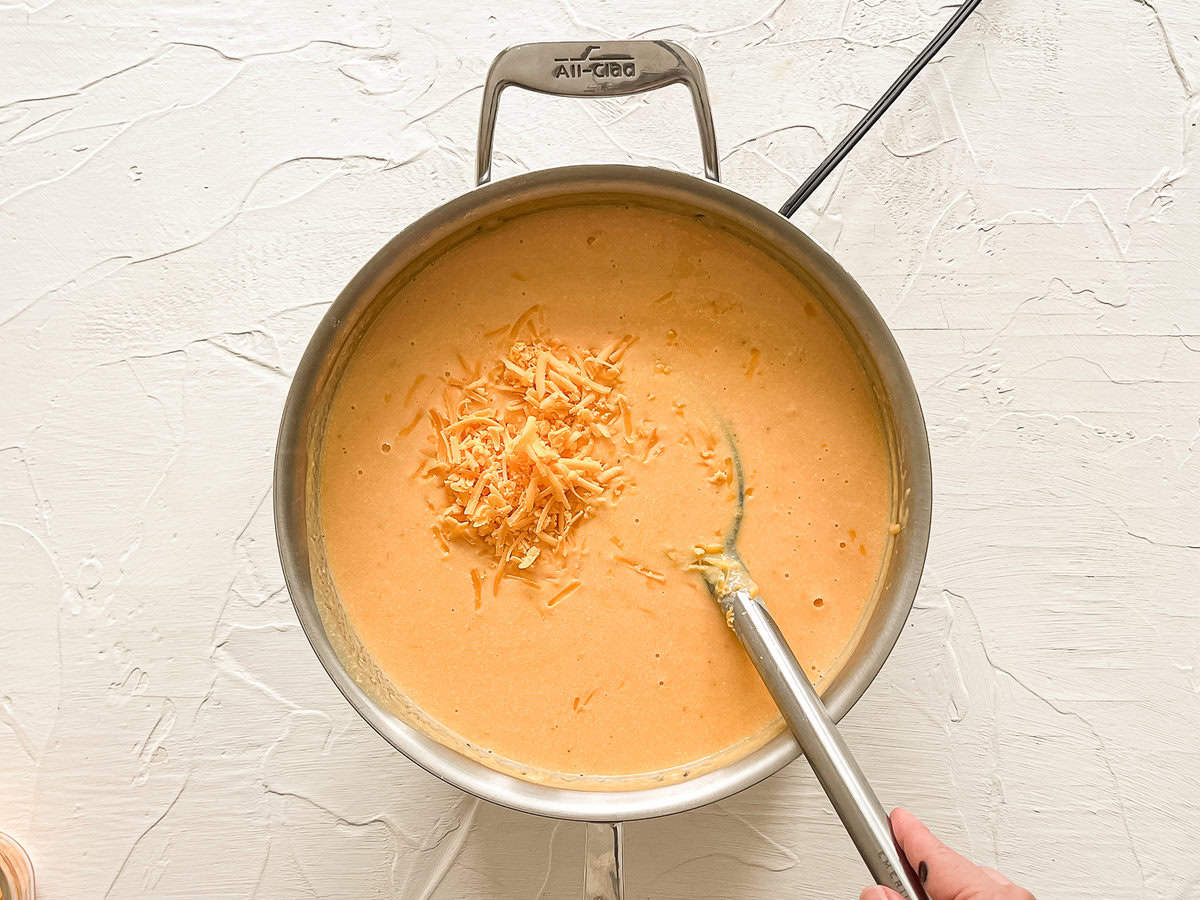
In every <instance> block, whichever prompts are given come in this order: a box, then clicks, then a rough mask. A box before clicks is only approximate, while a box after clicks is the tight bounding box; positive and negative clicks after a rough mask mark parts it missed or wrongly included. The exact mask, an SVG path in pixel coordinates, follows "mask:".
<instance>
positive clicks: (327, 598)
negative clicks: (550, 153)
mask: <svg viewBox="0 0 1200 900" xmlns="http://www.w3.org/2000/svg"><path fill="white" fill-rule="evenodd" d="M675 83H682V84H684V85H686V86H687V87H688V89H689V90H690V92H691V96H692V99H693V102H694V106H695V111H696V118H697V121H698V123H699V127H700V136H701V148H702V151H703V157H704V169H705V173H706V175H707V176H708V177H707V178H698V177H694V176H691V175H685V174H680V173H677V172H671V171H667V170H663V169H658V168H652V167H640V166H627V165H587V166H564V167H559V168H552V169H545V170H542V171H537V172H530V173H528V174H523V175H518V176H515V177H512V178H507V179H504V180H502V181H499V182H496V183H493V184H488V183H487V182H488V181H489V177H490V172H491V156H492V152H491V151H492V135H493V130H494V124H495V118H496V113H497V109H498V106H499V98H500V94H501V92H502V91H503V89H504V88H505V87H507V86H509V85H519V86H521V87H525V88H528V89H531V90H535V91H541V92H544V93H549V94H558V95H565V96H576V97H595V96H615V95H623V94H630V93H636V92H640V91H646V90H652V89H654V88H658V87H662V86H664V85H668V84H675ZM477 179H478V181H479V185H480V186H478V187H476V188H475V189H473V190H471V191H469V192H467V193H465V194H463V195H462V196H459V197H457V198H455V199H453V200H451V201H449V202H448V203H446V204H444V205H442V206H440V207H438V208H437V209H434V210H433V211H431V212H430V213H428V214H427V215H425V216H423V217H422V218H420V219H419V220H417V221H416V222H414V223H413V224H411V225H410V226H409V227H407V228H405V229H404V230H403V231H402V232H400V233H399V234H398V235H397V236H396V237H394V238H393V239H392V240H391V241H389V242H388V243H387V245H386V246H384V247H383V249H381V250H380V251H379V252H378V253H376V254H375V256H374V257H373V258H372V259H371V260H370V262H368V263H367V264H366V265H365V266H364V267H363V268H362V270H361V271H359V273H358V274H357V275H356V276H355V277H354V278H353V279H352V280H351V282H350V283H349V284H348V285H347V286H346V288H345V290H343V291H342V293H341V294H340V295H339V296H338V298H337V300H336V301H335V302H334V303H333V305H332V306H331V307H330V309H329V311H328V312H327V313H326V315H325V317H324V318H323V319H322V321H321V323H320V325H319V326H318V327H317V330H316V333H315V334H314V335H313V337H312V340H311V341H310V343H309V345H308V347H307V349H306V350H305V353H304V356H303V358H302V359H301V361H300V365H299V367H298V368H297V370H296V375H295V378H294V380H293V382H292V387H291V391H290V392H289V394H288V398H287V402H286V405H285V407H284V412H283V421H282V423H281V426H280V430H279V441H278V446H277V450H276V457H275V479H274V509H275V527H276V535H277V538H278V543H279V553H280V558H281V560H282V563H283V570H284V575H285V578H286V580H287V586H288V589H289V591H290V593H291V597H292V602H293V604H294V605H295V608H296V613H297V615H298V617H299V619H300V623H301V625H302V626H303V627H304V631H305V633H306V634H307V635H308V639H309V641H310V642H311V644H312V646H313V650H314V651H315V652H316V654H317V656H318V658H319V659H320V660H321V663H322V664H323V665H324V666H325V669H326V671H327V672H328V673H329V677H330V678H332V679H333V682H334V683H335V684H336V685H337V686H338V688H339V689H340V690H341V692H342V693H343V694H344V695H345V697H346V699H347V700H349V701H350V703H351V704H352V705H353V706H354V708H355V709H357V710H358V712H359V713H360V714H361V715H362V717H363V718H364V719H366V721H367V722H368V723H369V724H370V725H371V726H372V727H373V728H374V729H375V730H376V731H378V732H379V734H380V735H382V736H383V737H384V739H386V740H387V741H388V742H389V743H391V744H392V745H393V746H394V747H395V748H396V749H398V750H399V751H400V752H402V753H403V754H404V755H405V756H407V757H408V758H409V759H411V760H412V761H413V762H415V763H417V764H418V765H420V766H422V767H423V768H425V769H427V770H428V771H430V772H432V773H433V774H435V775H437V776H438V777H439V778H442V779H443V780H445V781H447V782H449V783H450V784H452V785H454V786H456V787H458V788H460V789H461V790H463V791H466V792H468V793H470V794H473V795H475V796H476V797H481V798H483V799H485V800H489V801H491V802H493V803H498V804H501V805H503V806H507V807H510V808H512V809H517V810H522V811H524V812H528V813H535V814H538V815H543V816H553V817H555V818H559V819H574V820H581V821H586V822H590V823H619V822H621V821H628V820H632V819H642V818H650V817H654V816H662V815H667V814H670V813H677V812H683V811H684V810H690V809H695V808H697V807H700V806H703V805H705V804H707V803H712V802H714V801H716V800H720V799H722V798H725V797H728V796H730V795H731V794H734V793H736V792H738V791H740V790H742V789H744V788H746V787H749V786H750V785H752V784H755V783H756V782H758V781H761V780H762V779H764V778H766V777H767V776H768V775H771V774H772V773H774V772H777V771H778V770H779V769H781V768H783V767H784V766H786V765H787V764H788V763H789V762H791V761H792V760H794V759H795V758H796V757H797V755H798V754H799V750H798V747H797V745H796V742H795V740H794V739H793V738H792V736H791V735H790V734H789V733H786V732H785V733H780V734H779V735H778V736H776V737H774V738H773V739H771V740H770V741H768V742H767V743H765V744H764V745H762V746H760V747H758V749H755V750H753V751H752V752H749V753H747V754H745V755H743V756H740V757H737V758H732V759H729V760H728V761H727V762H725V763H723V764H722V765H720V766H719V767H718V768H715V769H714V770H712V771H708V772H704V773H702V774H699V775H695V776H693V777H691V778H688V779H685V780H679V781H675V782H673V783H666V782H664V783H662V784H657V785H650V786H642V787H638V788H636V789H630V790H624V789H620V790H615V789H610V790H603V789H600V790H596V789H591V788H595V787H596V785H589V786H588V787H589V789H586V790H584V789H578V788H575V787H571V786H570V785H565V786H564V785H548V784H544V783H537V782H535V781H531V780H527V779H523V778H521V777H520V776H519V774H518V773H515V772H513V771H511V770H505V769H504V767H503V766H500V767H496V766H493V765H488V764H485V763H484V762H481V761H480V760H479V759H478V758H475V757H474V756H473V755H469V754H467V753H464V752H461V751H460V750H458V749H455V748H453V747H452V746H450V742H443V741H442V740H438V739H437V738H436V737H434V736H431V733H430V731H431V728H430V726H429V723H426V724H425V725H422V724H420V716H419V711H413V710H411V709H408V708H407V707H406V706H405V704H404V700H403V697H402V696H400V695H399V692H398V690H397V689H396V687H395V686H394V685H390V684H389V683H387V680H386V679H385V678H384V677H383V676H382V674H381V673H379V672H378V670H376V669H374V668H373V667H372V663H371V661H370V660H369V659H365V658H364V654H363V653H362V651H361V648H360V647H357V645H356V639H355V637H354V635H353V629H351V628H350V627H349V626H348V624H347V623H346V621H345V619H344V616H343V615H342V614H341V612H340V609H339V607H338V605H337V601H336V594H335V593H334V591H333V588H332V584H331V583H330V579H329V576H328V573H327V571H326V570H325V566H324V555H323V550H322V544H321V535H320V533H319V529H317V528H316V527H314V523H315V522H316V518H315V505H316V500H317V498H316V495H315V491H314V472H315V470H316V467H317V466H318V465H319V459H320V450H321V431H322V425H323V422H324V417H325V414H326V411H327V407H328V401H329V397H330V393H331V391H332V389H333V387H334V386H335V385H336V381H337V377H338V375H339V372H340V370H341V367H342V366H343V365H344V363H345V360H346V358H347V356H348V355H349V354H350V353H352V352H353V349H354V346H355V343H356V340H357V337H358V336H359V335H361V334H362V332H363V330H364V329H365V328H366V326H367V325H368V324H369V322H370V321H371V319H372V317H373V314H374V313H375V312H376V311H377V310H378V309H379V308H380V307H381V306H382V305H383V304H384V303H386V302H387V299H388V295H389V288H390V287H392V286H394V285H396V284H397V283H399V282H401V281H403V280H404V279H405V278H406V277H407V276H408V275H410V274H411V273H412V272H413V271H415V270H416V269H419V268H420V267H421V266H422V265H424V264H425V263H427V262H428V261H429V260H430V259H432V258H433V257H435V256H436V255H437V254H438V253H439V252H441V251H442V250H443V249H444V248H445V247H447V246H448V245H451V244H453V243H455V242H456V241H458V240H461V239H462V238H463V237H464V236H466V235H468V234H470V233H471V232H472V231H473V230H475V229H477V228H478V227H480V226H481V225H483V224H485V223H489V222H493V221H496V220H497V219H502V218H504V217H509V216H513V215H517V214H519V213H520V212H522V211H524V210H527V209H531V208H538V207H545V206H553V205H562V204H570V203H577V202H584V201H585V200H593V201H594V200H595V199H596V198H597V197H612V198H623V199H632V200H634V201H635V202H641V203H649V204H654V205H658V206H662V207H665V208H670V209H675V210H686V211H689V212H691V213H693V214H695V215H703V216H706V217H708V218H709V219H710V220H711V221H712V222H714V223H715V224H718V225H719V226H720V227H723V228H727V229H729V230H731V231H733V232H735V233H737V234H738V235H739V236H741V237H743V238H744V239H745V240H748V241H751V242H752V243H754V244H755V245H757V246H758V247H760V248H762V249H764V250H765V251H766V252H768V253H769V254H771V255H772V256H773V257H774V258H775V259H777V260H778V261H780V262H781V263H782V264H783V265H785V266H787V267H788V268H789V269H790V270H791V271H792V272H794V273H795V275H796V277H797V278H798V279H799V280H800V281H801V282H802V283H804V284H805V285H806V287H807V288H808V289H809V291H811V293H812V294H813V295H814V296H815V297H817V298H818V299H819V300H821V301H822V302H823V303H824V304H825V305H826V307H827V308H828V309H829V310H830V311H831V313H833V314H834V316H835V317H836V318H837V319H838V320H839V321H840V323H841V325H842V326H843V328H844V330H845V332H846V334H847V336H848V338H849V339H850V340H851V342H852V343H853V345H854V346H855V348H856V350H857V352H858V353H859V355H860V357H861V359H862V361H863V364H864V365H865V366H866V367H867V368H868V370H869V372H870V373H871V375H872V377H873V380H874V384H875V387H876V390H877V394H878V399H879V404H880V407H881V409H882V412H883V417H884V420H885V423H886V428H887V433H888V439H889V441H890V444H891V450H892V458H893V467H894V468H893V473H894V474H893V504H894V510H893V515H894V518H895V521H899V522H901V523H902V524H903V528H902V529H901V531H900V533H899V534H898V535H896V536H895V537H894V539H893V540H892V541H891V545H890V551H889V555H888V558H887V563H886V565H885V568H884V572H883V575H882V577H881V579H880V582H879V585H878V588H877V596H876V597H875V602H874V604H873V606H872V607H871V610H870V612H869V614H868V616H867V618H866V621H865V622H864V623H863V624H862V627H861V629H860V634H859V637H858V640H857V643H856V645H855V646H854V648H853V649H852V650H851V651H850V653H849V656H848V657H847V659H846V660H845V662H844V664H843V665H842V666H841V668H840V669H839V670H838V672H837V673H836V675H835V676H834V677H833V678H832V679H831V680H830V681H829V682H828V683H827V684H825V685H823V690H822V698H823V700H824V703H825V706H826V707H827V708H828V710H829V712H830V714H831V715H832V717H833V719H834V720H839V719H841V717H842V716H843V715H845V713H846V711H847V710H849V709H850V707H851V706H853V705H854V703H855V702H856V701H857V700H858V698H859V697H861V696H862V694H863V692H864V691H865V690H866V689H867V686H868V685H869V684H870V683H871V681H872V679H873V678H874V677H875V675H876V674H877V673H878V672H879V669H880V667H881V666H882V665H883V663H884V660H885V659H886V658H887V656H888V653H889V652H890V651H891V649H892V646H893V645H894V644H895V642H896V639H897V638H898V637H899V635H900V631H901V629H902V628H903V626H904V623H905V620H906V619H907V616H908V613H909V610H910V609H911V607H912V602H913V598H914V596H915V594H916V590H917V585H918V582H919V580H920V577H921V569H922V566H923V565H924V560H925V550H926V544H927V541H928V537H929V520H930V503H931V483H930V466H929V445H928V438H927V436H926V432H925V424H924V419H923V417H922V414H921V407H920V403H919V401H918V399H917V393H916V390H915V388H914V386H913V383H912V379H911V377H910V375H909V372H908V368H907V366H906V365H905V363H904V359H903V357H902V356H901V354H900V350H899V348H898V347H897V346H896V342H895V340H894V339H893V337H892V335H891V333H890V332H889V331H888V328H887V326H886V325H885V324H884V321H883V319H882V318H880V315H879V313H878V311H877V310H876V309H875V307H874V305H872V303H871V301H870V300H869V299H868V298H867V296H866V295H865V294H864V293H863V291H862V289H861V288H860V287H859V286H858V284H857V283H856V282H855V281H854V279H853V278H851V277H850V275H849V274H847V272H846V271H845V270H844V269H843V268H842V267H841V266H839V265H838V264H837V262H836V261H835V260H834V259H833V258H832V257H830V256H829V254H827V253H826V252H825V251H823V250H822V249H821V248H820V247H818V246H817V245H816V244H815V243H813V241H812V240H810V239H809V238H808V237H807V236H805V235H804V233H803V232H801V231H800V230H799V229H798V228H797V227H796V226H794V225H792V224H791V222H789V221H788V220H787V219H785V218H783V217H782V216H780V215H779V214H777V213H775V212H774V211H772V210H770V209H767V208H766V207H764V206H761V205H760V204H758V203H756V202H754V201H752V200H749V199H747V198H746V197H743V196H742V195H740V194H738V193H736V192H735V191H732V190H730V189H729V188H726V187H724V186H722V185H721V184H720V183H719V182H718V180H717V179H718V158H717V150H716V138H715V135H714V131H713V124H712V115H711V112H710V109H709V102H708V96H707V91H706V87H705V83H704V78H703V75H702V73H701V70H700V66H699V64H698V63H697V61H696V59H695V58H694V57H693V56H692V55H691V54H690V53H688V52H687V51H686V50H684V49H683V48H682V47H680V46H679V45H677V44H674V43H672V42H669V41H619V42H609V41H605V42H597V43H593V44H580V43H553V44H526V45H521V46H518V47H512V48H510V49H508V50H505V51H504V52H503V53H501V54H500V56H499V57H497V59H496V61H495V63H494V64H493V66H492V68H491V70H490V72H489V74H488V78H487V83H486V85H485V88H484V100H483V112H482V116H481V121H480V126H479V147H478V164H477ZM619 842H620V833H619V827H618V826H617V825H616V824H612V825H611V827H610V826H609V825H604V826H593V827H592V828H590V829H589V861H588V867H587V876H586V882H587V890H588V896H589V897H596V898H605V897H617V896H619V890H620V866H619V859H620V845H619Z"/></svg>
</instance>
